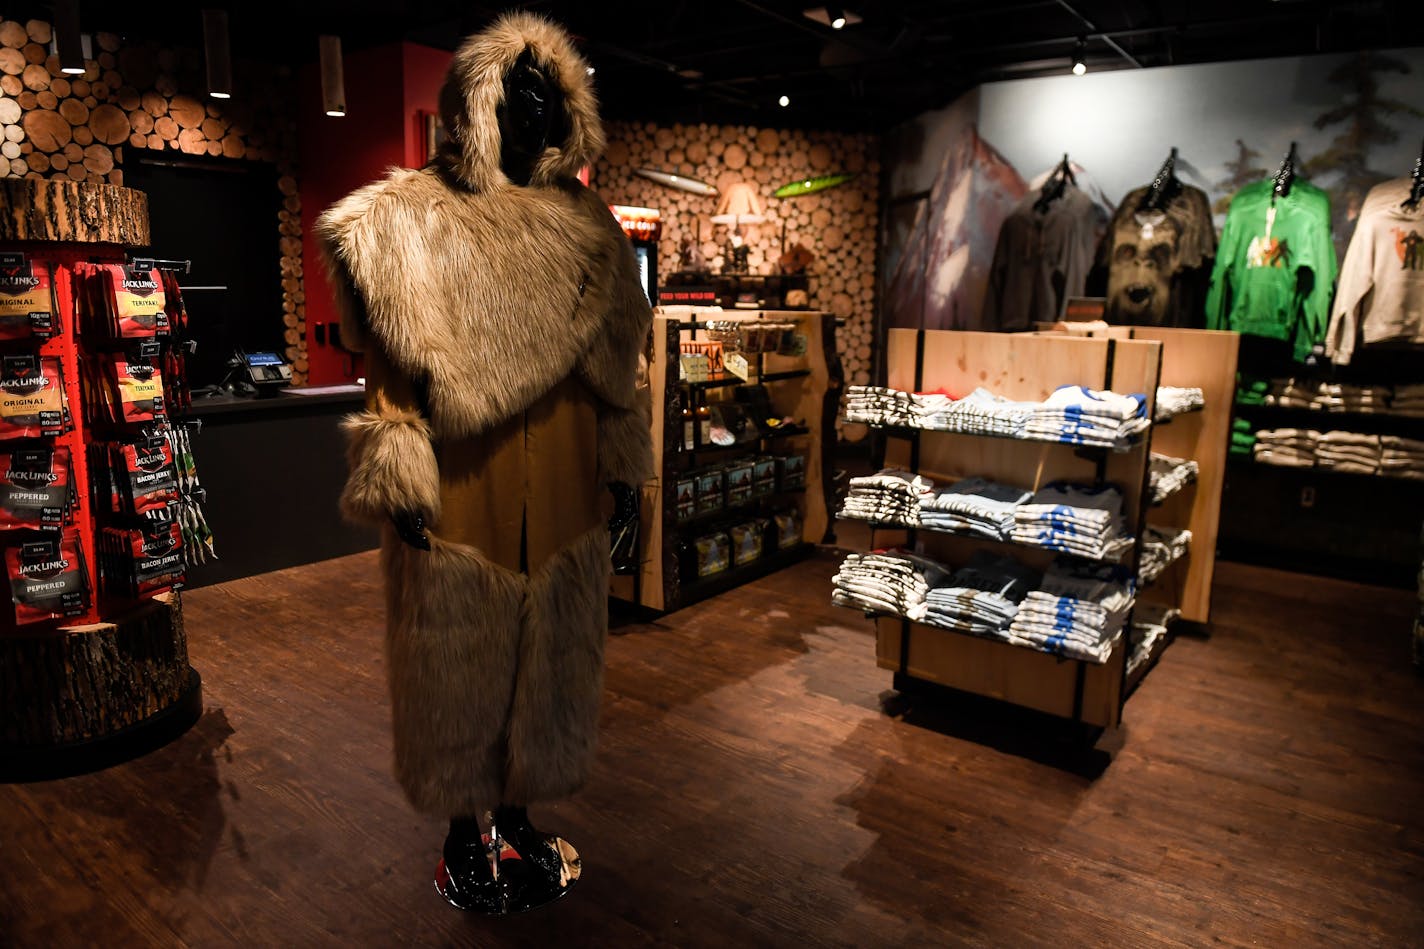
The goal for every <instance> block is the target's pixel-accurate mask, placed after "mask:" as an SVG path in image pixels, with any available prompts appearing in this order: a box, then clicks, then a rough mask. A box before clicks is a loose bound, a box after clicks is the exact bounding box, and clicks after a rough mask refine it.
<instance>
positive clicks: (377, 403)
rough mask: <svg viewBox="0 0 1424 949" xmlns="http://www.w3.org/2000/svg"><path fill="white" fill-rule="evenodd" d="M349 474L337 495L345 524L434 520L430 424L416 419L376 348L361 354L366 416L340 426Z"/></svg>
mask: <svg viewBox="0 0 1424 949" xmlns="http://www.w3.org/2000/svg"><path fill="white" fill-rule="evenodd" d="M342 428H343V429H344V430H345V432H346V437H347V461H348V463H349V464H350V468H351V474H350V476H349V477H348V478H347V480H346V489H345V490H344V491H343V492H342V494H341V510H342V513H343V514H345V515H346V517H347V518H349V519H351V520H353V521H357V522H366V523H377V524H379V523H384V522H385V521H386V520H387V519H388V518H389V517H390V516H391V514H392V513H393V512H395V511H417V512H419V513H421V514H422V515H424V517H425V519H426V522H427V523H434V522H436V521H438V520H439V518H440V468H439V465H438V464H437V463H436V460H435V449H434V447H433V445H432V444H431V435H430V424H429V423H428V422H427V421H426V420H425V419H424V418H423V417H422V416H421V414H420V411H419V408H418V404H417V401H416V399H415V395H414V392H413V391H412V388H411V385H410V381H409V380H408V379H407V378H406V377H405V376H403V375H402V374H400V373H399V372H396V371H395V370H394V369H393V368H392V367H391V365H390V363H389V362H388V361H387V360H386V358H385V355H384V353H382V352H381V350H380V349H379V348H378V347H375V346H370V345H368V346H367V349H366V410H365V411H364V412H358V413H356V414H354V415H348V416H347V417H346V419H345V420H344V421H343V423H342Z"/></svg>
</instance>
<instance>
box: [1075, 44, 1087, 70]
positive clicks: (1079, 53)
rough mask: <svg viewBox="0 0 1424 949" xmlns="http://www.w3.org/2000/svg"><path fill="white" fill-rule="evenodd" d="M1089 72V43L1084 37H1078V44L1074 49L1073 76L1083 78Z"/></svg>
mask: <svg viewBox="0 0 1424 949" xmlns="http://www.w3.org/2000/svg"><path fill="white" fill-rule="evenodd" d="M1087 71H1088V41H1087V40H1086V39H1085V38H1083V37H1081V36H1080V37H1078V43H1077V45H1076V46H1074V47H1073V75H1075V76H1081V75H1083V73H1085V72H1087Z"/></svg>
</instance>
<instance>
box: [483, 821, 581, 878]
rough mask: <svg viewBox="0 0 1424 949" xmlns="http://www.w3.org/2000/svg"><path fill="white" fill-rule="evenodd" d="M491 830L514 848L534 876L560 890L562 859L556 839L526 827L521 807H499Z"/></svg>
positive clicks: (532, 826) (562, 869)
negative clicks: (497, 832) (493, 827)
mask: <svg viewBox="0 0 1424 949" xmlns="http://www.w3.org/2000/svg"><path fill="white" fill-rule="evenodd" d="M494 826H495V829H496V830H498V831H499V835H500V836H501V837H503V838H504V840H505V843H507V844H509V845H510V846H511V847H513V848H514V851H515V853H517V854H519V856H520V857H521V858H522V859H523V860H524V862H525V863H526V864H528V865H529V867H530V868H531V869H533V870H536V871H537V875H538V876H540V877H543V878H544V879H545V880H547V881H548V882H549V883H551V884H553V885H554V886H560V885H561V883H562V880H561V878H562V876H563V875H564V869H565V868H564V858H563V856H562V855H561V854H560V853H559V848H558V843H557V841H558V838H557V837H555V836H553V835H552V834H541V833H539V831H537V830H535V829H534V825H532V824H530V823H529V812H528V811H527V810H526V809H524V808H522V807H510V806H508V805H505V804H501V805H500V806H499V807H497V808H495V811H494Z"/></svg>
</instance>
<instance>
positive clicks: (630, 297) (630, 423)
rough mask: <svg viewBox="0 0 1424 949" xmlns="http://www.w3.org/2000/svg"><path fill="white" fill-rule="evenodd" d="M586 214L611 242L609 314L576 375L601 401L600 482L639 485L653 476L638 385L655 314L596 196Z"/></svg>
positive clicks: (644, 397) (644, 393)
mask: <svg viewBox="0 0 1424 949" xmlns="http://www.w3.org/2000/svg"><path fill="white" fill-rule="evenodd" d="M585 197H586V199H587V200H588V201H589V204H590V213H591V214H593V215H595V217H596V218H597V219H598V220H599V221H600V223H601V225H602V232H603V234H604V239H605V240H607V241H609V242H610V246H611V247H612V248H613V253H612V254H611V255H610V257H611V260H612V266H611V267H610V268H609V271H610V272H609V273H608V275H607V277H606V279H607V280H608V281H609V287H608V298H609V303H610V305H609V312H608V313H607V314H606V315H605V318H604V321H603V328H602V330H601V331H600V332H599V333H598V334H597V335H596V336H595V337H594V339H593V343H592V345H590V346H589V348H588V351H587V352H586V353H584V355H583V358H582V359H581V360H580V364H579V374H580V375H581V376H582V377H583V379H584V381H585V382H586V383H587V384H588V386H589V388H590V389H591V390H592V391H593V392H594V394H595V395H596V396H597V397H598V399H599V413H598V468H599V480H600V481H601V482H609V481H621V482H623V483H625V484H631V485H639V484H642V483H643V482H644V481H646V480H647V479H649V478H651V477H653V473H654V472H653V439H652V417H651V410H650V404H649V398H648V390H647V386H646V384H645V385H643V387H642V388H641V389H640V388H639V385H638V375H639V373H638V365H639V359H640V358H641V357H642V356H644V354H645V353H646V351H647V346H648V332H649V330H651V329H652V325H653V311H652V308H651V307H650V306H649V305H648V298H647V297H646V296H644V295H643V288H642V284H641V283H640V281H639V280H638V265H637V261H636V260H635V259H634V257H633V248H632V246H631V245H630V244H629V243H628V239H627V238H626V237H624V236H623V232H622V230H621V229H620V228H619V227H618V223H617V221H615V220H614V219H613V216H612V214H610V213H609V212H608V209H607V207H606V206H605V205H604V204H603V202H602V200H601V199H599V198H598V196H597V195H596V194H594V193H593V192H592V191H589V192H587V193H586V195H585Z"/></svg>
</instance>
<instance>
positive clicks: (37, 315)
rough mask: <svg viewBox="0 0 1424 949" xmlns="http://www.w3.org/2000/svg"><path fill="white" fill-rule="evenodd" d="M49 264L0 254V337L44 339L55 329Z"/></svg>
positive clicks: (56, 325)
mask: <svg viewBox="0 0 1424 949" xmlns="http://www.w3.org/2000/svg"><path fill="white" fill-rule="evenodd" d="M55 309H56V308H55V305H54V286H53V283H52V279H51V275H50V270H49V267H48V266H47V265H45V264H43V263H41V262H40V261H37V260H31V259H29V258H27V257H26V256H25V255H24V254H0V340H12V339H48V338H49V337H51V336H53V335H54V334H55V333H57V332H59V319H58V317H57V316H56V315H55Z"/></svg>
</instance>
